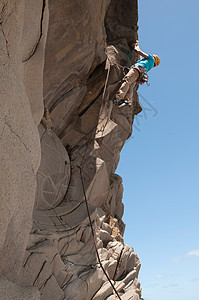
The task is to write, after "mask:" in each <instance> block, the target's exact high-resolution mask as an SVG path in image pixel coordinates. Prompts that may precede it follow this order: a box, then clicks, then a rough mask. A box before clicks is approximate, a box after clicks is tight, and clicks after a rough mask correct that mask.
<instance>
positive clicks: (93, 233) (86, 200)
mask: <svg viewBox="0 0 199 300" xmlns="http://www.w3.org/2000/svg"><path fill="white" fill-rule="evenodd" d="M109 75H110V66H109V67H108V71H107V76H106V81H105V85H104V91H103V94H102V100H101V106H102V104H103V102H104V99H105V93H106V88H107V84H108V79H109ZM97 123H98V119H96V123H95V124H94V128H93V130H92V133H91V136H90V139H89V141H88V146H87V147H86V150H85V153H84V155H83V158H82V161H81V165H77V167H78V169H79V172H80V178H81V183H82V189H83V194H84V199H85V203H86V210H87V214H88V218H89V223H90V227H91V233H92V237H93V243H94V248H95V252H96V255H97V260H98V262H99V265H100V267H101V269H102V271H103V273H104V275H105V276H106V278H107V280H108V281H109V283H110V285H111V286H112V288H113V290H114V292H115V294H116V295H117V297H118V299H119V300H122V299H121V297H120V295H119V294H118V292H117V290H116V288H115V287H114V285H113V283H112V282H111V279H110V278H109V276H108V274H107V272H106V270H105V269H104V267H103V265H102V262H101V260H100V256H99V253H98V250H97V244H96V240H95V231H94V228H93V224H92V220H91V215H90V211H89V206H88V199H87V196H86V189H85V185H84V180H83V175H82V168H83V167H82V164H83V161H84V158H85V155H86V152H87V149H88V147H89V144H90V142H91V140H92V136H93V134H94V131H95V127H96V126H97Z"/></svg>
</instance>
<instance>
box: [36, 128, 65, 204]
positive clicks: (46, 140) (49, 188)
mask: <svg viewBox="0 0 199 300" xmlns="http://www.w3.org/2000/svg"><path fill="white" fill-rule="evenodd" d="M39 133H40V141H41V154H42V156H41V157H42V159H41V164H40V167H39V170H38V172H37V192H36V201H35V208H36V209H51V208H53V207H56V206H58V204H59V203H60V202H61V201H62V200H63V198H64V196H65V194H66V191H67V188H68V183H69V180H70V161H69V157H68V154H67V151H66V149H65V148H64V146H63V144H62V143H61V141H60V140H59V138H58V137H57V135H56V134H55V133H54V132H53V131H46V130H45V129H44V127H43V126H42V125H40V126H39Z"/></svg>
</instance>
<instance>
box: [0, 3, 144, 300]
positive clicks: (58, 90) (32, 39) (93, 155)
mask: <svg viewBox="0 0 199 300" xmlns="http://www.w3.org/2000/svg"><path fill="white" fill-rule="evenodd" d="M137 17H138V16H137V1H136V0H133V1H132V0H101V1H99V0H82V1H78V0H75V1H69V0H57V1H53V0H49V1H46V0H43V1H42V0H36V1H26V0H19V1H18V0H13V1H8V0H1V2H0V26H1V28H0V29H1V30H0V39H1V44H0V45H1V46H0V47H1V48H0V60H1V90H2V93H1V102H0V105H1V111H0V130H1V131H0V137H1V145H2V146H1V150H0V151H1V152H0V159H1V170H2V171H1V175H0V176H1V178H0V179H1V180H0V182H1V184H0V189H1V190H0V195H1V197H2V201H1V204H0V205H1V214H0V217H1V219H0V226H1V232H0V274H1V277H0V284H1V288H0V293H2V294H4V295H5V297H4V299H13V295H15V296H14V297H15V298H16V299H24V300H25V299H41V300H51V299H52V300H63V299H70V300H72V299H74V300H78V299H79V300H80V299H81V300H83V299H85V300H87V299H95V300H97V299H108V300H111V299H115V298H116V297H117V296H116V294H115V291H114V290H113V288H112V286H111V284H110V282H109V281H108V279H107V277H106V274H107V275H108V277H109V279H110V281H111V283H112V285H114V287H115V289H116V290H117V293H118V294H119V296H120V298H121V299H134V300H136V299H141V289H140V283H139V281H138V272H139V268H140V262H139V259H138V257H137V255H136V254H135V252H134V250H133V248H131V247H129V246H128V245H125V244H124V241H123V238H122V236H123V233H124V228H125V224H124V223H123V221H122V215H123V203H122V193H123V187H122V179H121V178H120V176H118V175H117V174H115V170H116V168H117V165H118V162H119V155H120V151H121V149H122V147H123V145H124V143H125V141H126V140H127V139H128V138H129V137H130V135H131V132H132V123H133V119H134V115H135V114H137V113H139V112H140V110H141V108H140V105H139V101H138V96H137V91H136V89H135V91H134V97H133V101H132V105H131V106H128V107H127V106H126V107H118V106H117V104H115V103H113V101H112V100H113V99H114V98H115V93H116V91H117V89H118V87H119V85H120V84H121V80H122V77H123V69H122V68H121V65H123V66H124V65H125V66H130V64H131V61H132V60H133V61H135V60H136V57H135V53H134V51H133V49H132V47H131V45H132V44H133V43H134V42H135V40H136V39H137ZM87 204H88V207H87ZM88 210H89V213H88ZM92 228H93V230H94V235H95V238H94V239H95V242H94V240H93V235H92ZM95 245H96V248H97V251H98V255H99V258H100V262H99V260H98V259H97V255H96V248H95ZM102 267H103V269H104V270H105V272H106V274H104V272H103V269H102Z"/></svg>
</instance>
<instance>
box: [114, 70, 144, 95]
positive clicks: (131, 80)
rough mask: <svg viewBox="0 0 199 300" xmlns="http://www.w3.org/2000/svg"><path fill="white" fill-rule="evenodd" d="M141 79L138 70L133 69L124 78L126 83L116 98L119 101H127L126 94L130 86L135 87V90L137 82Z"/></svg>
mask: <svg viewBox="0 0 199 300" xmlns="http://www.w3.org/2000/svg"><path fill="white" fill-rule="evenodd" d="M138 77H139V72H138V70H136V69H134V68H132V69H130V71H129V72H128V73H127V74H126V76H125V77H124V82H123V83H122V85H121V87H120V89H119V91H118V93H117V94H116V98H117V99H119V100H125V99H126V94H127V92H128V91H129V88H130V85H133V88H134V86H135V84H136V81H137V79H138Z"/></svg>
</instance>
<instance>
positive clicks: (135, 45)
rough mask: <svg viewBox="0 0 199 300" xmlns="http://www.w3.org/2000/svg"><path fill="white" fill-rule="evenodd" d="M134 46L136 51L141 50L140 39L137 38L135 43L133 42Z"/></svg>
mask: <svg viewBox="0 0 199 300" xmlns="http://www.w3.org/2000/svg"><path fill="white" fill-rule="evenodd" d="M132 46H133V48H134V50H135V51H139V50H140V47H139V42H138V40H136V42H135V44H132Z"/></svg>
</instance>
